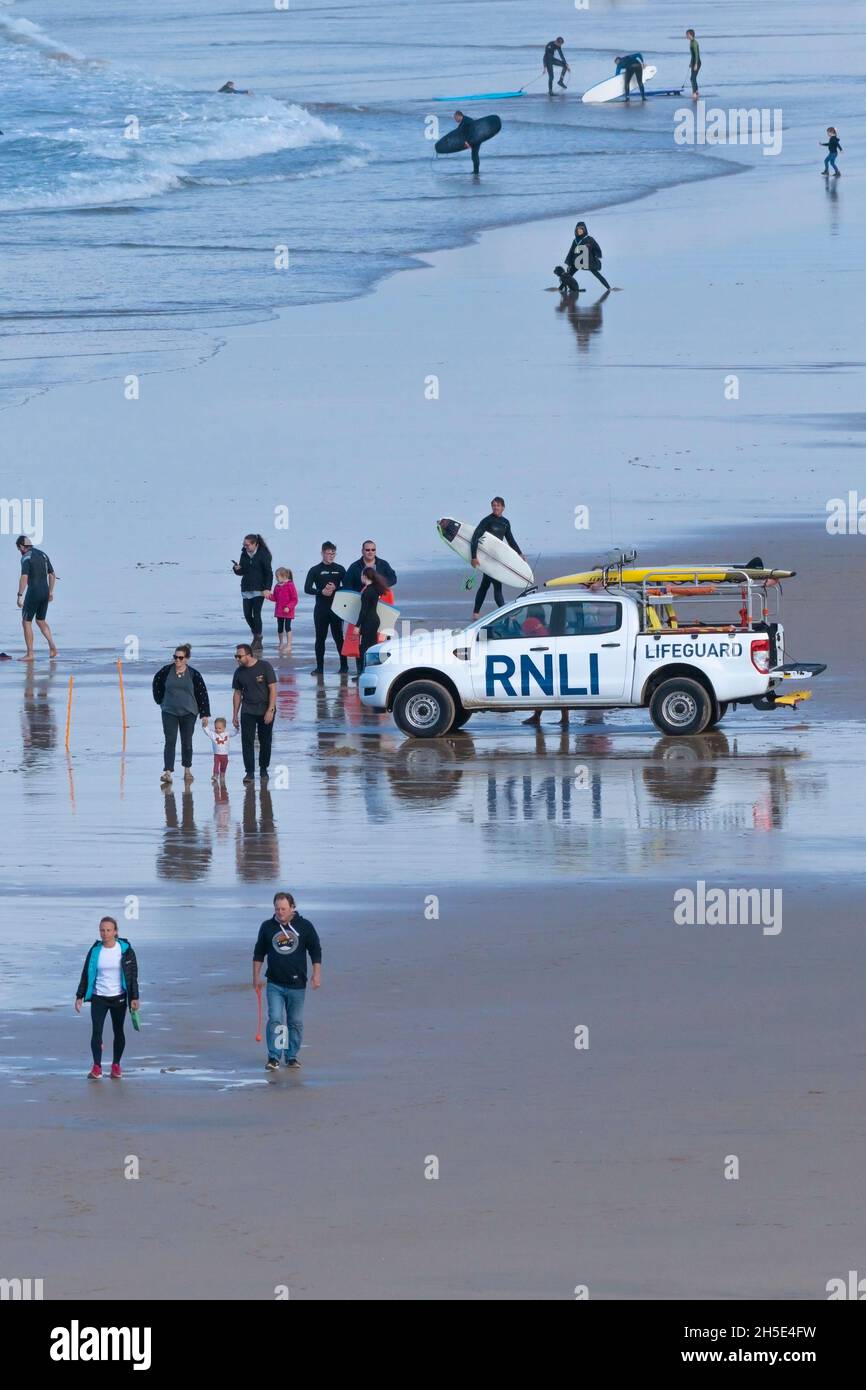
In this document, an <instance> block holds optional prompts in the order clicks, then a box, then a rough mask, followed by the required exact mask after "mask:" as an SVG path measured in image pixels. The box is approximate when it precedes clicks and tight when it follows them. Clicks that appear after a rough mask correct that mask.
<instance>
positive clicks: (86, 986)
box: [75, 917, 138, 1081]
mask: <svg viewBox="0 0 866 1390" xmlns="http://www.w3.org/2000/svg"><path fill="white" fill-rule="evenodd" d="M82 1004H89V1005H90V1021H91V1032H90V1052H91V1055H92V1057H93V1066H92V1067H91V1069H90V1071H89V1072H88V1073H87V1075H88V1077H89V1078H90V1080H91V1081H98V1080H99V1079H100V1077H101V1076H102V1030H103V1028H104V1027H105V1020H106V1017H107V1016H108V1014H111V1028H112V1032H113V1034H114V1046H113V1049H112V1060H111V1079H112V1081H119V1080H120V1077H121V1070H120V1059H121V1057H122V1056H123V1049H124V1047H125V1046H126V1037H125V1036H124V1032H123V1021H124V1018H125V1017H126V1009H127V1005H128V1006H129V1008H130V1009H131V1011H132V1012H133V1013H134V1014H137V1013H138V961H137V960H136V958H135V952H134V951H133V949H132V947H131V946H130V944H129V942H128V941H127V940H126V938H125V937H123V936H118V934H117V921H116V919H115V918H114V917H102V918H100V922H99V940H98V941H94V943H93V945H92V946H91V948H90V950H89V951H88V952H87V955H86V956H85V957H84V967H83V969H82V971H81V979H80V980H79V982H78V989H77V990H76V992H75V1012H76V1013H77V1014H80V1013H81V1006H82ZM137 1026H138V1025H137V1024H136V1027H137Z"/></svg>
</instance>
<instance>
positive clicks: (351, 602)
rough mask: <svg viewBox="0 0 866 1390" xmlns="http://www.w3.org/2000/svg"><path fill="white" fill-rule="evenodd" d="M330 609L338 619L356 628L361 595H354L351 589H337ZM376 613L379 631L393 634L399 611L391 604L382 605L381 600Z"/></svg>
mask: <svg viewBox="0 0 866 1390" xmlns="http://www.w3.org/2000/svg"><path fill="white" fill-rule="evenodd" d="M331 608H332V609H333V610H334V612H335V613H336V615H337V617H338V618H342V619H343V621H344V622H347V623H354V624H355V626H357V623H358V618H359V617H360V614H361V595H360V594H356V593H355V592H354V590H352V589H338V590H337V592H336V593H335V594H334V601H333V603H332V604H331ZM376 612H377V613H378V614H379V631H380V632H393V631H394V628H395V627H396V626H397V619H398V618H399V616H400V609H399V608H395V607H394V605H393V603H384V602H383V600H382V599H379V602H378V603H377V604H376Z"/></svg>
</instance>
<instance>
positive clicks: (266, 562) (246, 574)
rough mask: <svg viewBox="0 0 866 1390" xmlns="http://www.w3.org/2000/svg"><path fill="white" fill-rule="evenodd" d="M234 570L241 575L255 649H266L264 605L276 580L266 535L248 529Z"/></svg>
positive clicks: (233, 562) (242, 595)
mask: <svg viewBox="0 0 866 1390" xmlns="http://www.w3.org/2000/svg"><path fill="white" fill-rule="evenodd" d="M232 569H233V570H234V572H235V574H239V575H240V577H241V599H242V601H243V609H244V622H245V623H246V624H247V626H248V627H249V630H250V632H251V633H252V636H253V642H252V645H253V651H257V652H260V651H261V650H262V604H263V603H264V601H265V594H267V593H269V592H270V589H271V586H272V585H273V582H274V568H273V560H272V557H271V552H270V551H269V550H268V547H267V545H266V544H265V540H264V537H263V536H260V535H259V534H258V532H257V531H248V532H247V534H246V535H245V536H244V543H243V545H242V546H241V553H240V559H238V560H237V561H232Z"/></svg>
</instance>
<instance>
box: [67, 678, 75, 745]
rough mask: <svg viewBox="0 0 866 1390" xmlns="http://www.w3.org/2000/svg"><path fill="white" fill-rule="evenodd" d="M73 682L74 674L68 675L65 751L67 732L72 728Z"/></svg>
mask: <svg viewBox="0 0 866 1390" xmlns="http://www.w3.org/2000/svg"><path fill="white" fill-rule="evenodd" d="M74 682H75V677H74V676H70V677H69V694H68V695H67V697H66V751H67V753H68V752H69V732H70V729H71V728H72V686H73V684H74Z"/></svg>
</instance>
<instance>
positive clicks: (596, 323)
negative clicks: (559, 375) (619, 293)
mask: <svg viewBox="0 0 866 1390" xmlns="http://www.w3.org/2000/svg"><path fill="white" fill-rule="evenodd" d="M609 294H610V290H605V291H604V294H602V295H599V297H598V299H596V300H594V301H592V302H591V303H590V304H587V305H586V306H585V307H584V306H583V305H581V304H578V301H577V300H576V299H573V298H571V297H570V296H567V295H564V296H563V297H562V298H561V299H560V300H559V302H558V304H557V305H556V312H557V313H558V314H565V315H566V316H567V318H568V321H569V323H570V324H571V326H572V328H573V329H574V333H575V337H576V338H577V347H578V351H579V352H586V351H587V349H588V348H589V345H590V342H591V339H592V336H593V334H594V333H599V332H601V329H602V328H603V327H604V313H603V310H602V307H601V306H602V305H603V304H604V301H605V300H606V299H607V297H608V295H609Z"/></svg>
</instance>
